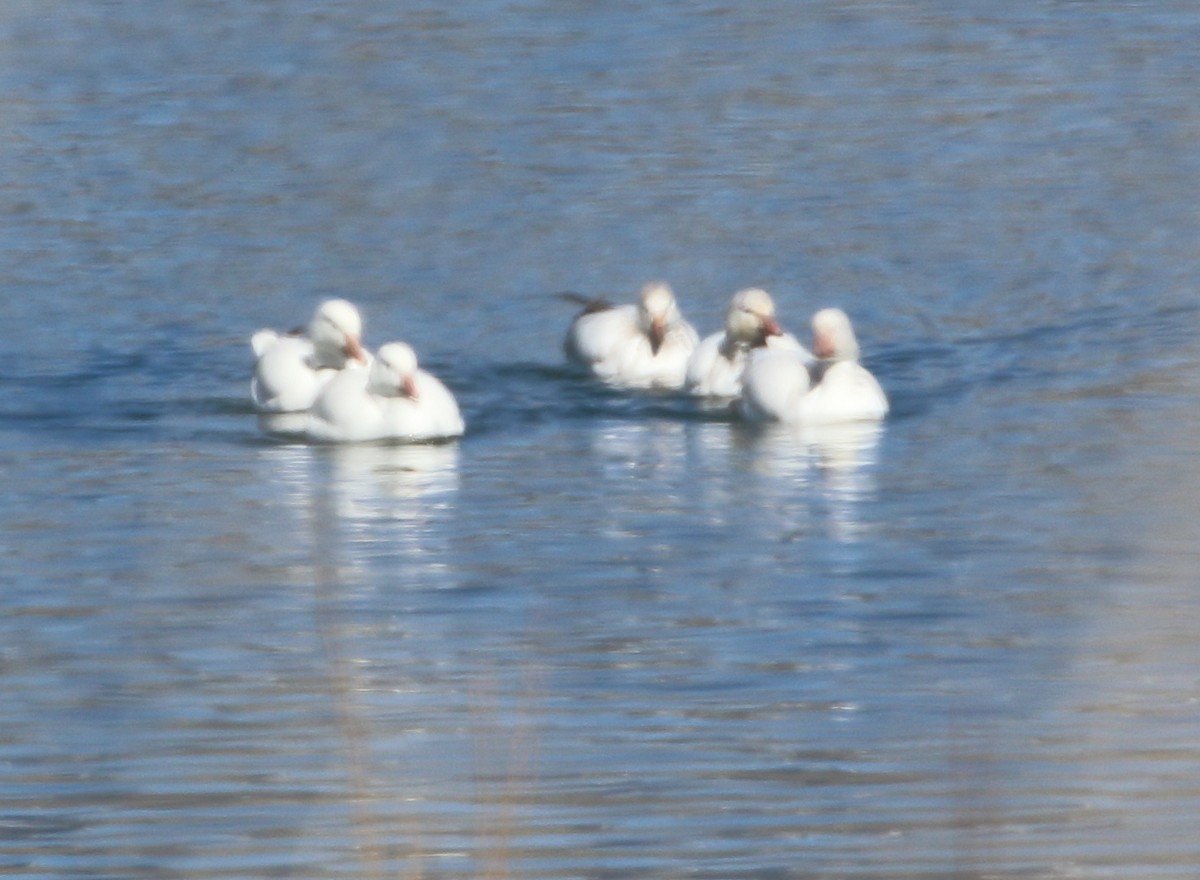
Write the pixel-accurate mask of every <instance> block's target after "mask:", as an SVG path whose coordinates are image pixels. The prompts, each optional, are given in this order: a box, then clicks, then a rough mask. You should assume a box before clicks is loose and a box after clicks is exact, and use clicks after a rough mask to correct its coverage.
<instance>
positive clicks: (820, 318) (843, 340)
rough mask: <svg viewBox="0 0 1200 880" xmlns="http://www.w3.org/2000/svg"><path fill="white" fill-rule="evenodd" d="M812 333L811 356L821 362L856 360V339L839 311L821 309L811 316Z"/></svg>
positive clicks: (846, 317)
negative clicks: (814, 356)
mask: <svg viewBox="0 0 1200 880" xmlns="http://www.w3.org/2000/svg"><path fill="white" fill-rule="evenodd" d="M812 331H813V354H814V355H816V356H817V357H818V358H820V359H821V360H827V361H856V360H858V339H857V338H856V337H855V336H854V328H853V327H852V326H851V325H850V318H849V316H847V315H846V313H845V312H843V311H842V310H841V309H821V311H819V312H817V313H816V314H815V315H813V319H812Z"/></svg>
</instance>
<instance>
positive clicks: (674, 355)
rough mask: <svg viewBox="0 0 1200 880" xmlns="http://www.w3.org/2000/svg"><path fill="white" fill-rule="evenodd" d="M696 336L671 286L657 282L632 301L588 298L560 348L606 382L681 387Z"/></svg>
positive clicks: (627, 385)
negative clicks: (606, 300) (615, 301)
mask: <svg viewBox="0 0 1200 880" xmlns="http://www.w3.org/2000/svg"><path fill="white" fill-rule="evenodd" d="M698 338H699V337H698V336H697V335H696V331H695V329H694V328H693V327H692V325H691V324H689V323H688V322H687V321H686V320H684V318H683V315H682V314H681V313H680V311H679V306H678V304H677V303H676V302H675V294H674V293H673V292H672V290H671V288H670V287H669V286H668V285H666V284H663V283H661V282H655V283H651V284H647V285H646V286H645V287H644V288H642V295H641V298H640V299H639V301H638V302H637V303H636V304H627V305H620V306H613V305H609V304H608V303H605V302H601V301H595V302H591V303H588V304H587V305H586V306H585V308H584V310H583V311H582V312H580V313H579V314H578V315H576V316H575V319H574V320H573V321H572V322H571V326H570V328H569V329H568V330H567V337H566V340H565V341H564V342H563V350H564V351H565V353H566V355H567V358H568V359H569V360H571V361H572V362H574V363H576V364H579V365H580V366H582V367H585V368H586V369H587V370H588V371H589V372H590V373H591V374H592V375H593V376H595V377H596V378H598V379H600V380H602V381H604V382H606V383H608V384H609V385H614V386H616V387H620V388H665V389H679V388H681V387H682V386H683V382H684V376H685V373H686V372H687V362H688V357H689V356H690V355H691V353H692V350H693V349H695V347H696V343H697V341H698Z"/></svg>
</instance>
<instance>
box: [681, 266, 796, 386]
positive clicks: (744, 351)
mask: <svg viewBox="0 0 1200 880" xmlns="http://www.w3.org/2000/svg"><path fill="white" fill-rule="evenodd" d="M764 347H765V348H771V349H790V350H793V351H797V352H800V353H801V354H802V355H803V356H804V359H805V360H806V361H811V360H812V357H811V355H809V354H808V352H807V351H805V350H804V346H802V345H801V344H800V343H799V342H798V341H797V340H796V337H794V336H792V335H791V334H790V333H784V332H783V330H781V329H780V327H779V322H778V321H777V320H776V318H775V302H774V301H773V300H772V299H771V295H770V294H769V293H767V292H766V291H765V290H761V289H759V288H757V287H751V288H748V289H746V290H740V291H738V292H737V293H735V294H734V295H733V299H732V300H731V301H730V303H729V308H728V309H727V310H726V312H725V329H724V330H721V331H718V332H717V333H713V334H712V335H710V336H706V337H705V338H704V339H702V340H701V341H700V344H699V345H697V346H696V348H695V350H694V351H693V352H692V355H691V357H690V358H689V359H688V366H687V379H686V381H685V387H686V388H687V390H688V391H689V392H691V393H692V394H695V395H697V396H700V397H737V396H738V395H739V394H741V392H742V371H743V370H744V369H745V367H746V359H747V357H748V355H749V354H750V352H751V351H753V350H755V349H759V348H764Z"/></svg>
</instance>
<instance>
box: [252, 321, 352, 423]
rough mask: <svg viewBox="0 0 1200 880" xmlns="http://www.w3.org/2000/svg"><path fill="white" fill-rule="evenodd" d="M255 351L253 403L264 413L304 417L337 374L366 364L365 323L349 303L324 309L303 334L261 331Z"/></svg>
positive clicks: (256, 341)
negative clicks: (363, 330)
mask: <svg viewBox="0 0 1200 880" xmlns="http://www.w3.org/2000/svg"><path fill="white" fill-rule="evenodd" d="M250 347H251V348H252V349H253V351H254V354H255V357H256V361H255V364H254V377H253V378H252V379H251V380H250V397H251V399H252V400H253V401H254V406H255V408H257V409H258V410H259V411H260V412H264V413H294V412H303V411H304V410H307V409H308V408H309V407H310V406H312V404H313V401H314V400H316V398H317V395H318V394H319V393H320V391H321V389H322V387H324V385H325V383H327V382H328V381H329V380H330V379H332V378H333V377H334V376H335V375H336V374H337V373H339V372H340V371H342V370H344V369H346V368H347V367H348V366H349V365H361V364H365V363H366V362H367V354H366V352H365V351H364V350H363V347H362V318H361V316H360V315H359V313H358V309H357V308H355V307H354V305H353V304H352V303H349V302H347V301H346V300H344V299H331V300H326V301H325V302H323V303H321V305H320V306H319V307H318V308H317V311H316V314H314V315H313V318H312V320H311V321H310V322H309V325H308V328H307V330H306V331H305V332H304V333H303V334H281V333H277V332H276V331H274V330H259V331H258V332H257V333H255V334H254V335H253V336H251V337H250Z"/></svg>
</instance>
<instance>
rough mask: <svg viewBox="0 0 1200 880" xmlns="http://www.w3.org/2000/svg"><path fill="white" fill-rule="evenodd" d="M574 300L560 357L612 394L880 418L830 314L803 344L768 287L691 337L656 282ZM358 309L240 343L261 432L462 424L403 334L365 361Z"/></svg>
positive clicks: (331, 439)
mask: <svg viewBox="0 0 1200 880" xmlns="http://www.w3.org/2000/svg"><path fill="white" fill-rule="evenodd" d="M564 296H565V297H567V298H569V299H572V300H574V301H576V302H577V304H579V305H580V306H581V309H580V311H579V312H578V314H576V315H575V317H574V319H573V320H572V321H571V323H570V326H569V327H568V328H567V333H566V338H565V339H564V340H563V351H564V353H565V355H566V358H567V360H568V362H570V363H572V364H574V365H576V366H577V367H578V368H580V369H581V370H582V371H585V372H586V373H587V374H588V375H590V376H592V377H594V378H595V379H597V380H599V381H600V382H603V383H604V384H605V385H608V386H610V387H614V388H621V389H629V390H648V389H656V390H663V391H676V392H682V393H685V394H688V395H691V396H693V397H695V398H698V399H703V400H706V401H710V402H715V403H717V404H720V405H728V406H729V408H730V410H731V412H732V413H733V414H734V415H735V416H736V417H738V418H740V419H743V420H745V421H748V422H782V423H785V424H791V425H802V426H803V425H827V424H833V423H845V422H871V421H879V420H881V419H883V418H884V417H885V416H886V415H887V412H888V401H887V396H886V395H885V394H884V392H883V389H882V388H881V387H880V385H879V382H877V381H876V379H875V377H874V376H872V375H871V373H870V371H868V370H867V368H866V367H864V366H863V365H862V364H861V363H859V348H858V340H857V338H856V337H855V335H854V328H853V327H852V326H851V324H850V319H849V317H847V315H846V313H845V312H843V311H842V310H841V309H833V308H829V309H822V310H821V311H819V312H817V313H816V314H815V315H814V316H813V318H812V350H811V351H810V350H808V349H806V348H805V347H804V345H803V344H801V342H800V341H799V340H798V339H796V337H795V336H793V335H792V334H790V333H786V332H785V331H784V330H783V328H782V327H781V326H780V324H779V321H778V319H777V317H776V314H775V303H774V301H773V300H772V299H771V296H770V294H768V293H767V292H766V291H765V290H761V289H759V288H748V289H746V290H741V291H738V292H737V293H736V294H734V296H733V298H732V300H731V301H730V303H729V307H728V309H727V310H726V312H725V326H724V328H723V329H721V330H719V331H717V332H715V333H713V334H711V335H709V336H706V337H704V338H703V339H701V338H700V336H699V334H698V333H697V332H696V329H695V328H694V327H693V326H692V325H691V324H690V323H688V321H687V319H685V318H684V317H683V313H682V312H681V311H680V309H679V304H678V302H677V301H676V299H675V294H674V292H673V291H672V290H671V288H670V286H669V285H667V284H665V283H663V282H653V283H650V284H647V285H646V286H645V287H643V288H642V292H641V296H640V297H639V298H638V301H637V302H636V303H628V304H623V305H613V304H611V303H608V302H606V301H603V300H593V299H586V298H584V297H579V296H576V295H574V294H564ZM362 338H363V322H362V316H361V315H360V314H359V311H358V309H357V308H356V307H355V306H354V304H353V303H350V302H348V301H346V300H344V299H331V300H326V301H325V302H323V303H321V304H320V306H318V308H317V310H316V313H315V314H314V315H313V317H312V319H311V320H310V321H309V323H308V326H307V328H304V329H301V330H296V331H293V332H291V333H278V332H276V331H274V330H259V331H258V332H257V333H255V334H254V335H253V336H252V337H251V338H250V347H251V349H252V350H253V352H254V356H255V364H254V375H253V378H252V379H251V381H250V397H251V400H252V402H253V404H254V407H255V409H256V410H257V411H258V413H259V415H260V419H261V420H262V422H261V423H262V426H263V429H264V430H265V431H267V432H269V433H273V434H288V435H295V436H298V437H301V438H303V439H306V440H309V441H311V442H316V443H364V442H377V441H384V440H386V441H393V442H406V443H421V442H429V441H436V440H449V439H452V438H455V437H460V436H462V434H463V432H464V431H465V430H466V425H465V423H464V421H463V418H462V414H461V412H460V411H459V408H458V403H457V401H456V400H455V399H454V395H453V394H452V393H451V392H450V390H449V389H448V388H447V387H446V386H445V385H444V384H442V382H441V381H440V380H439V379H438V378H437V377H435V376H433V375H432V374H430V373H428V372H427V371H425V370H422V369H421V368H420V366H419V365H418V362H417V355H416V352H415V351H413V349H412V347H411V346H410V345H408V344H407V343H404V342H388V343H386V344H384V345H382V346H380V347H379V349H378V350H377V351H376V352H375V354H374V355H371V354H370V352H368V350H367V349H366V348H365V347H364V346H363V342H362Z"/></svg>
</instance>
